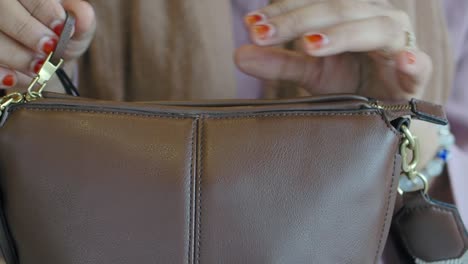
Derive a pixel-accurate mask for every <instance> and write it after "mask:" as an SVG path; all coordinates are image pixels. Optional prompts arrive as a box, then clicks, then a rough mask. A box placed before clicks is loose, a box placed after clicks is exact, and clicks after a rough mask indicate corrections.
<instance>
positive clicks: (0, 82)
mask: <svg viewBox="0 0 468 264" xmlns="http://www.w3.org/2000/svg"><path fill="white" fill-rule="evenodd" d="M17 83H18V77H17V75H16V72H15V71H12V70H10V69H6V68H3V67H0V88H1V89H11V88H13V87H15V86H16V85H17Z"/></svg>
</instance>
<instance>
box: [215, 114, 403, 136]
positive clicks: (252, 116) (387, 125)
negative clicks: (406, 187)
mask: <svg viewBox="0 0 468 264" xmlns="http://www.w3.org/2000/svg"><path fill="white" fill-rule="evenodd" d="M377 115H378V116H380V119H381V120H382V121H383V122H384V124H385V126H386V127H387V128H388V129H390V131H392V133H393V134H395V135H396V136H397V137H398V138H400V137H401V135H400V134H399V133H398V132H396V131H395V129H394V128H393V127H391V126H390V124H389V123H388V122H387V121H386V120H385V118H384V117H383V115H381V114H380V113H378V112H363V113H276V114H257V115H241V116H239V115H237V116H220V117H207V118H208V119H213V120H221V119H253V118H259V117H291V116H295V117H300V116H377Z"/></svg>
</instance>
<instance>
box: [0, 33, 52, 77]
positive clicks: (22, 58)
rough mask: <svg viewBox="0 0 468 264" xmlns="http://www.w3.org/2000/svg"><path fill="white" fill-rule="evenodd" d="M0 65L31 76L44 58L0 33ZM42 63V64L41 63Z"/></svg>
mask: <svg viewBox="0 0 468 264" xmlns="http://www.w3.org/2000/svg"><path fill="white" fill-rule="evenodd" d="M0 47H1V49H0V65H4V66H6V67H8V68H11V69H15V70H17V71H21V72H23V73H25V74H28V75H31V76H32V75H33V74H34V72H35V68H36V69H37V67H39V64H40V61H41V60H43V59H44V57H42V56H39V55H37V54H36V53H34V52H32V51H31V50H30V49H27V48H26V47H24V46H23V45H21V44H19V43H18V42H16V41H15V40H13V39H12V38H10V37H9V36H7V35H5V34H3V33H1V32H0ZM42 63H43V62H42Z"/></svg>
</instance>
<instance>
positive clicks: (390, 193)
mask: <svg viewBox="0 0 468 264" xmlns="http://www.w3.org/2000/svg"><path fill="white" fill-rule="evenodd" d="M397 150H398V149H395V152H396V151H397ZM395 172H396V158H395V156H393V173H392V181H391V184H390V190H389V192H388V195H387V209H386V212H385V217H384V223H383V226H382V229H381V231H380V238H379V243H378V246H377V252H375V257H374V263H378V257H379V252H380V249H381V247H382V241H383V237H384V232H385V227H386V226H387V225H388V223H387V221H388V215H389V212H390V203H391V199H390V197H391V196H392V191H393V185H394V184H395Z"/></svg>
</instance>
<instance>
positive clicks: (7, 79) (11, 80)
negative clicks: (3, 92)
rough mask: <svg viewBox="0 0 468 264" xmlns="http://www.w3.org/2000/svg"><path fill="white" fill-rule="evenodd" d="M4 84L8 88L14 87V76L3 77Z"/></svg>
mask: <svg viewBox="0 0 468 264" xmlns="http://www.w3.org/2000/svg"><path fill="white" fill-rule="evenodd" d="M2 84H3V86H6V87H12V86H13V84H15V76H13V75H12V74H7V75H6V76H5V77H3V80H2Z"/></svg>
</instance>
